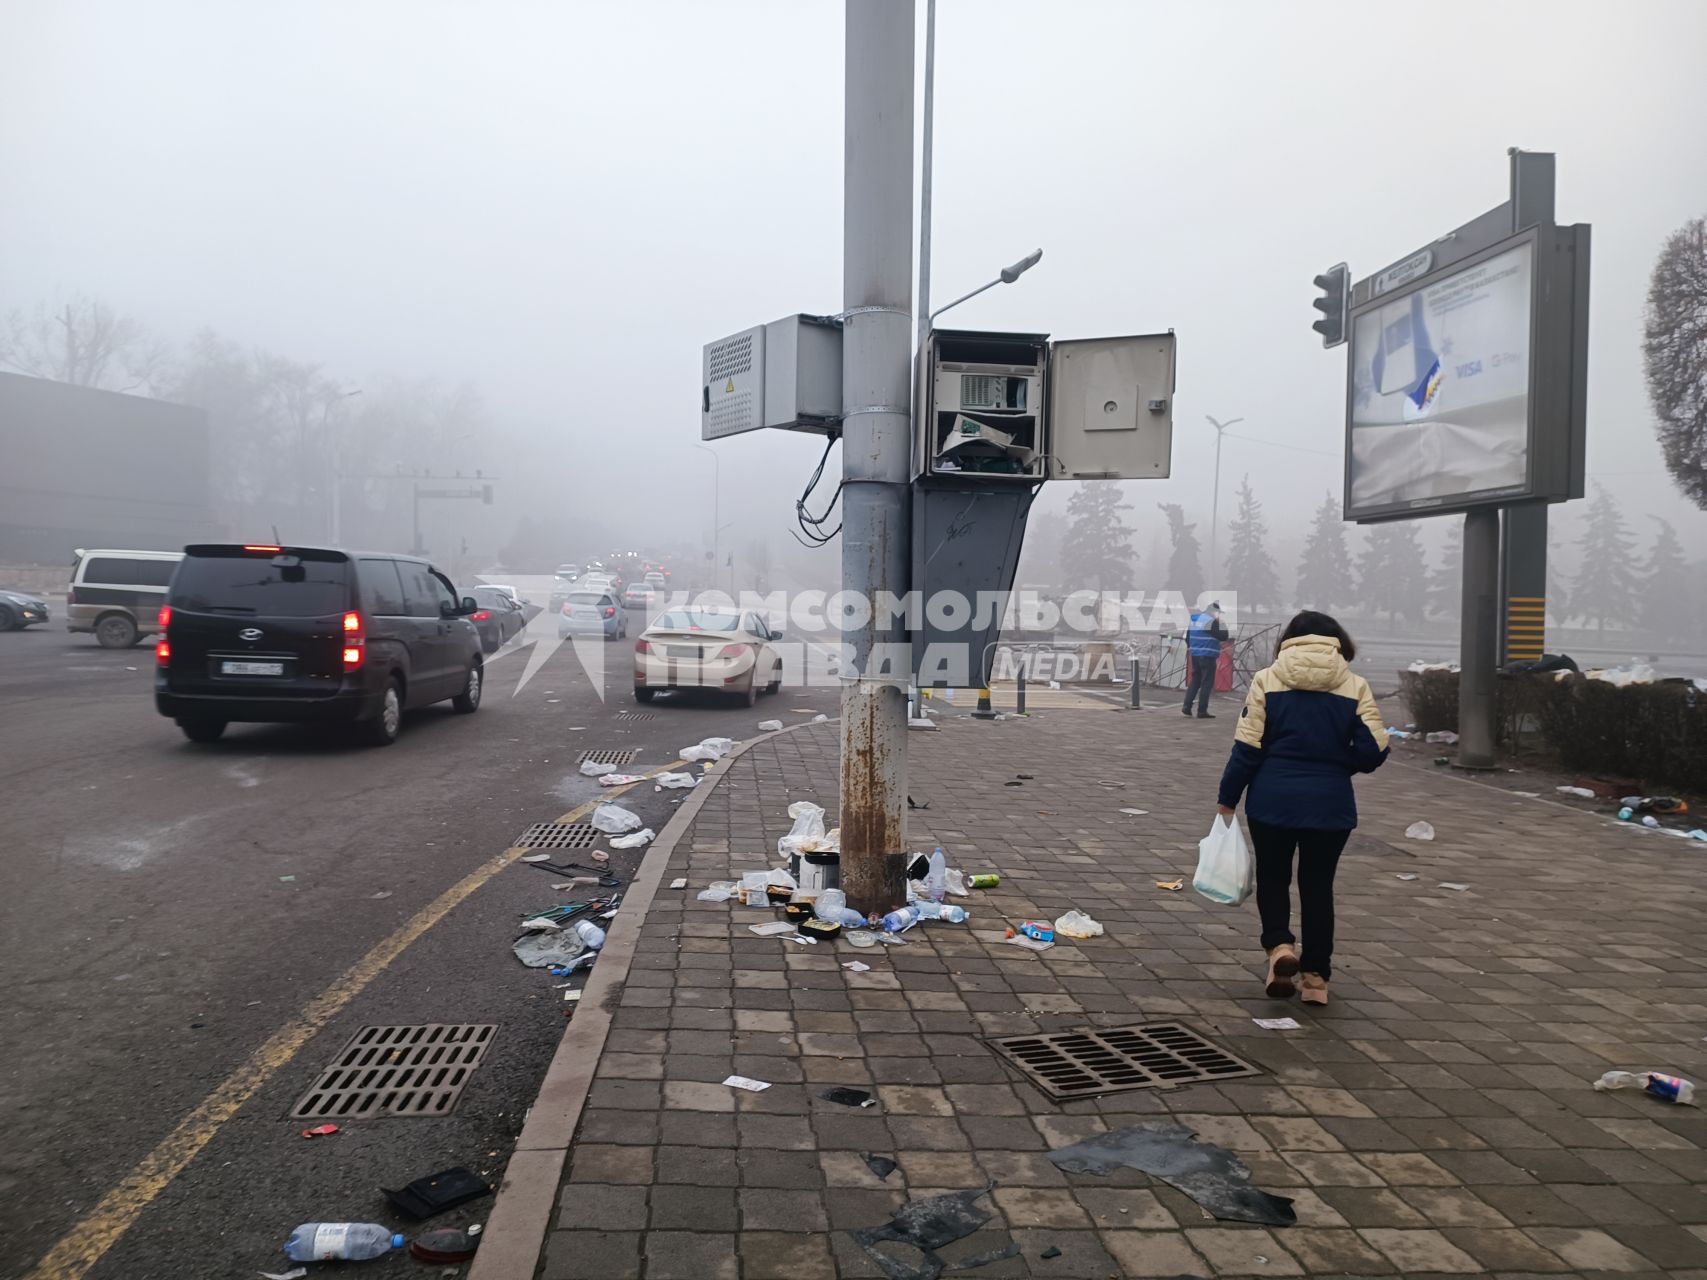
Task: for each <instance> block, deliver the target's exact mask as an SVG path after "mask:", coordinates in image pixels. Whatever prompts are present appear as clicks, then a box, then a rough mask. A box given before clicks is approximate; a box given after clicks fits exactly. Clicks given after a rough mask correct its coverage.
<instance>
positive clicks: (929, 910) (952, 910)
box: [913, 902, 966, 924]
mask: <svg viewBox="0 0 1707 1280" xmlns="http://www.w3.org/2000/svg"><path fill="white" fill-rule="evenodd" d="M913 910H914V911H917V912H918V913H919V919H921V920H946V921H948V923H949V924H965V923H966V908H965V907H960V906H956V905H955V904H954V903H952V902H915V903H913Z"/></svg>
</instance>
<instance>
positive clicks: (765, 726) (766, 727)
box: [759, 720, 782, 733]
mask: <svg viewBox="0 0 1707 1280" xmlns="http://www.w3.org/2000/svg"><path fill="white" fill-rule="evenodd" d="M780 728H782V721H781V720H761V721H759V732H760V733H775V732H776V731H777V730H778V729H780Z"/></svg>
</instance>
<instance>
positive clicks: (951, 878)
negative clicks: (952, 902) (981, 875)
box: [943, 867, 972, 898]
mask: <svg viewBox="0 0 1707 1280" xmlns="http://www.w3.org/2000/svg"><path fill="white" fill-rule="evenodd" d="M943 883H944V884H945V885H946V887H947V889H948V891H949V892H950V893H952V894H954V895H955V896H956V897H959V898H969V897H971V896H972V890H970V889H968V888H967V887H966V877H965V875H964V874H962V873H961V872H959V871H956V870H955V869H954V868H953V867H950V868H949V869H948V876H947V878H946V880H944V882H943Z"/></svg>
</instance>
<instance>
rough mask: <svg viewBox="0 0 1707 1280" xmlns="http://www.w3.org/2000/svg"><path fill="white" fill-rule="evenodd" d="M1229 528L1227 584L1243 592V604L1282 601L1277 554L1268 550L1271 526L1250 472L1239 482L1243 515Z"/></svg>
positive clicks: (1256, 605) (1257, 606)
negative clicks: (1252, 482) (1276, 569)
mask: <svg viewBox="0 0 1707 1280" xmlns="http://www.w3.org/2000/svg"><path fill="white" fill-rule="evenodd" d="M1228 531H1229V532H1230V533H1231V534H1232V545H1231V546H1230V547H1229V548H1228V551H1227V572H1226V574H1225V577H1226V579H1227V584H1226V585H1227V586H1229V587H1231V588H1232V589H1233V590H1234V591H1236V592H1238V593H1239V604H1240V605H1241V607H1243V608H1246V609H1261V608H1265V607H1266V608H1272V607H1273V606H1276V605H1278V604H1280V603H1281V599H1280V578H1279V575H1277V574H1276V573H1275V569H1274V557H1272V556H1270V555H1269V553H1268V525H1267V524H1266V523H1265V522H1264V521H1263V518H1262V503H1260V502H1258V501H1257V500H1256V495H1255V494H1253V493H1252V492H1251V478H1250V476H1248V475H1247V476H1246V477H1245V478H1244V480H1243V481H1242V482H1241V483H1240V484H1239V514H1238V515H1236V516H1234V517H1233V523H1232V525H1231V526H1229V530H1228ZM1216 589H1217V590H1219V589H1220V588H1219V587H1217V588H1216Z"/></svg>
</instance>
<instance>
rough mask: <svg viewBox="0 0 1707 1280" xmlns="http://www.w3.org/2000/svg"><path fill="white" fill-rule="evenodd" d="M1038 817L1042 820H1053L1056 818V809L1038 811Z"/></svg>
mask: <svg viewBox="0 0 1707 1280" xmlns="http://www.w3.org/2000/svg"><path fill="white" fill-rule="evenodd" d="M1037 816H1038V817H1040V818H1053V817H1055V816H1056V811H1055V810H1054V809H1039V810H1038V811H1037Z"/></svg>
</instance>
